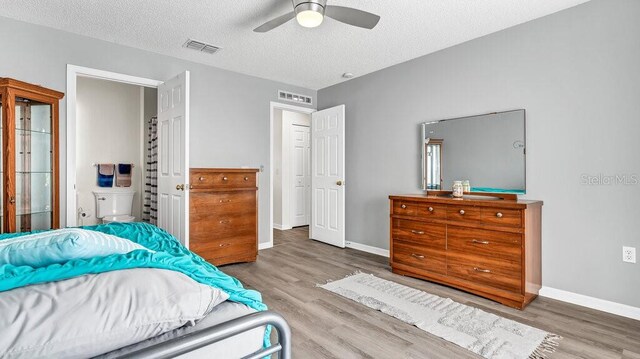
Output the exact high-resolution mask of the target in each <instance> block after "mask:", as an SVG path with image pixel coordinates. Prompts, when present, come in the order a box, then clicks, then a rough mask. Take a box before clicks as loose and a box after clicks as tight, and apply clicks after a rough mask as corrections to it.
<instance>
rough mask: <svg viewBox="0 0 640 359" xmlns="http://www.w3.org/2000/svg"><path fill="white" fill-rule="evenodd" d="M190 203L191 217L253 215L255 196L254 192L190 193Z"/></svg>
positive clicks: (255, 202)
mask: <svg viewBox="0 0 640 359" xmlns="http://www.w3.org/2000/svg"><path fill="white" fill-rule="evenodd" d="M190 202H191V212H190V214H191V215H192V216H201V215H202V216H206V217H207V218H209V217H210V216H212V215H214V216H217V215H224V214H240V213H245V214H247V215H254V214H255V211H256V205H257V196H256V191H232V192H192V193H191V198H190Z"/></svg>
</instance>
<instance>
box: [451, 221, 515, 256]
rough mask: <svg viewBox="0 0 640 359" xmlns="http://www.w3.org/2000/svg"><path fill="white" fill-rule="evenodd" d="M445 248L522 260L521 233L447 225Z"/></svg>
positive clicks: (463, 252) (456, 252)
mask: <svg viewBox="0 0 640 359" xmlns="http://www.w3.org/2000/svg"><path fill="white" fill-rule="evenodd" d="M447 249H448V250H449V251H450V252H452V253H455V254H474V255H478V256H486V257H490V258H495V259H499V260H507V261H511V262H516V263H521V262H522V235H521V234H518V233H508V232H498V231H488V230H483V229H476V228H468V227H456V226H451V225H450V226H448V227H447Z"/></svg>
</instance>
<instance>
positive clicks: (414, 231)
mask: <svg viewBox="0 0 640 359" xmlns="http://www.w3.org/2000/svg"><path fill="white" fill-rule="evenodd" d="M411 233H413V234H424V231H416V230H415V229H412V230H411Z"/></svg>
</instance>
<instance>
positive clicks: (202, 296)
mask: <svg viewBox="0 0 640 359" xmlns="http://www.w3.org/2000/svg"><path fill="white" fill-rule="evenodd" d="M0 312H1V313H2V316H0V357H2V358H39V357H65V358H87V357H98V358H172V357H178V356H179V357H181V358H182V357H184V358H262V357H266V356H268V355H270V354H274V353H277V354H278V356H279V357H281V358H290V356H291V345H290V335H291V333H290V329H289V327H288V325H287V323H286V321H285V320H284V319H283V318H282V317H281V316H279V315H278V314H276V313H273V312H269V311H267V307H266V305H264V303H263V302H262V298H261V295H260V293H258V292H256V291H253V290H249V289H245V288H244V287H243V286H242V285H241V284H240V282H239V281H238V280H237V279H235V278H233V277H230V276H228V275H226V274H225V273H223V272H222V271H220V270H219V269H218V268H216V267H215V266H213V265H211V264H209V263H207V262H206V261H204V260H203V259H202V258H200V257H198V256H197V255H195V254H194V253H192V252H190V251H189V250H187V249H186V248H185V247H184V246H182V245H181V244H180V243H179V242H178V241H177V240H176V239H175V238H174V237H172V236H171V235H169V234H168V233H167V232H165V231H163V230H161V229H158V228H157V227H155V226H152V225H149V224H144V223H127V224H124V223H122V224H121V223H111V224H108V225H98V226H91V227H83V228H82V229H63V230H56V231H45V232H38V233H20V234H3V235H0ZM272 328H274V329H275V330H276V332H277V334H278V343H274V344H271V342H270V334H271V329H272Z"/></svg>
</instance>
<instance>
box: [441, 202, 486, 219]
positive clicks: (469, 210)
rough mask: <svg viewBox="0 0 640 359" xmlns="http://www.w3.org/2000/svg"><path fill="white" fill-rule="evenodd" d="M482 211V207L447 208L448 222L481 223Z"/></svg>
mask: <svg viewBox="0 0 640 359" xmlns="http://www.w3.org/2000/svg"><path fill="white" fill-rule="evenodd" d="M481 216H482V210H481V209H480V207H471V206H456V205H450V206H447V220H451V221H460V222H480V219H481Z"/></svg>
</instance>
